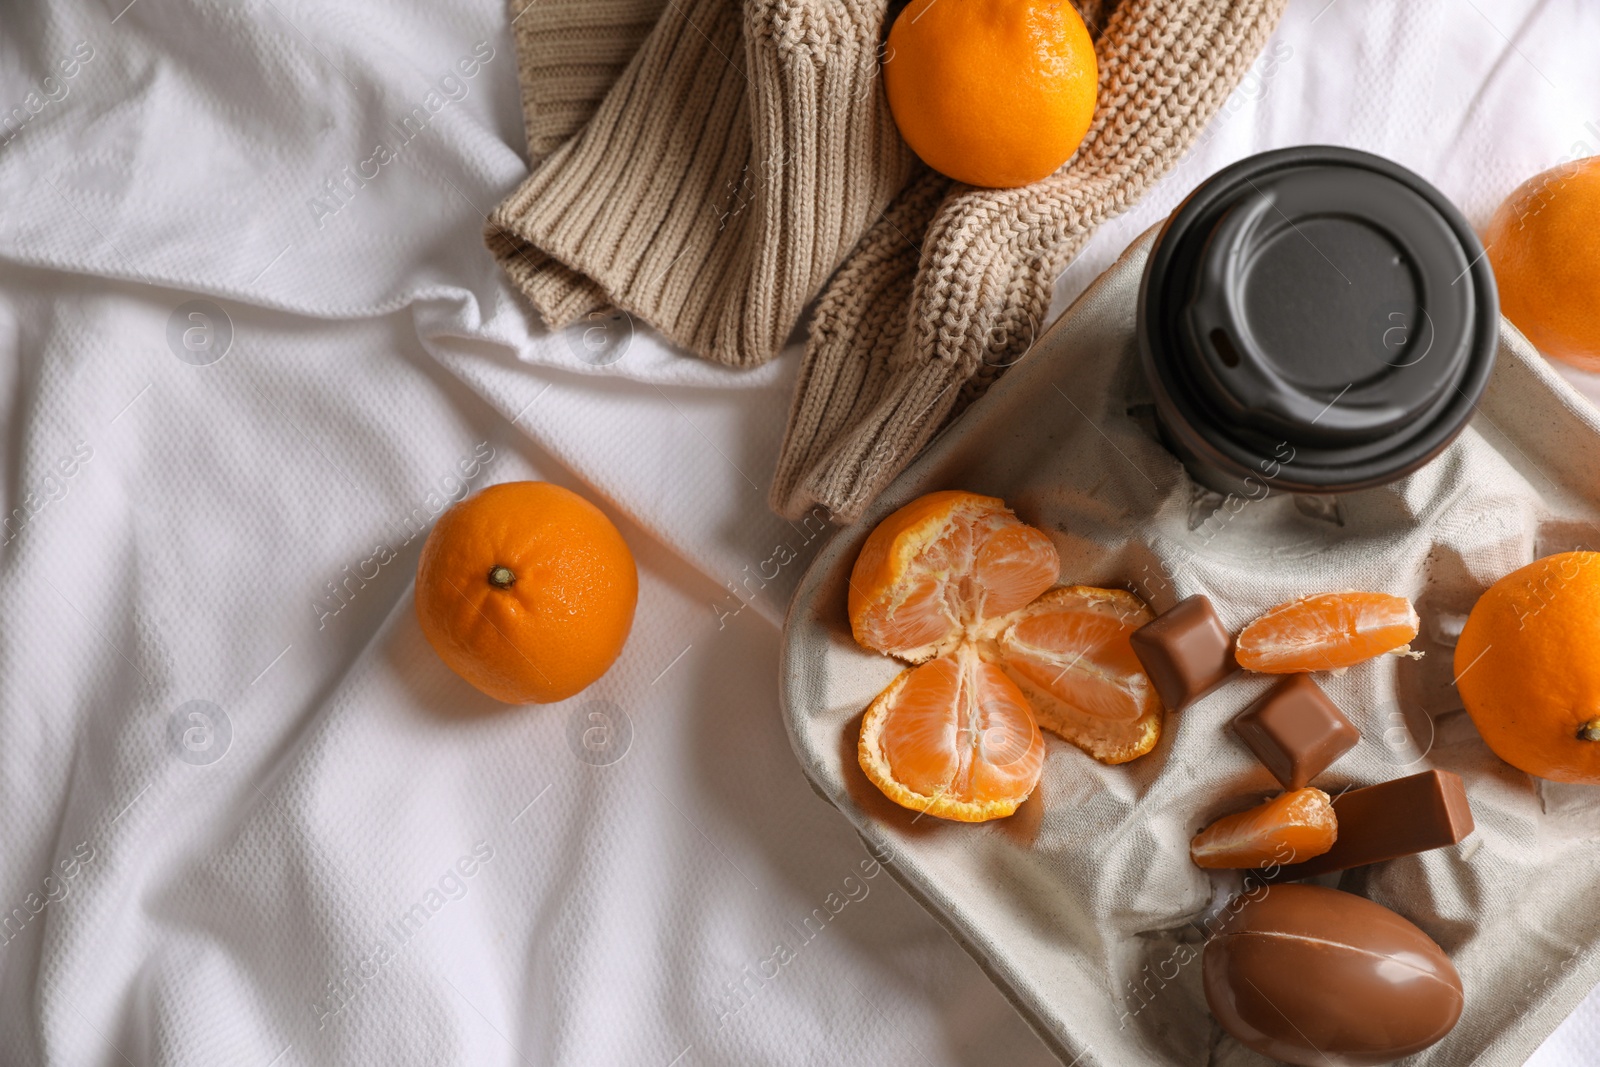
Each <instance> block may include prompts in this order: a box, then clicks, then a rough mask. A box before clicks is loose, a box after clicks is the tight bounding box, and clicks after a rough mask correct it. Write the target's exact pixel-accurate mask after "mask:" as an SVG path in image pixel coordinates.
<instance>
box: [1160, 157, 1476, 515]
mask: <svg viewBox="0 0 1600 1067" xmlns="http://www.w3.org/2000/svg"><path fill="white" fill-rule="evenodd" d="M1498 331H1499V302H1498V299H1497V296H1496V293H1495V285H1494V275H1493V273H1492V272H1491V270H1490V268H1489V264H1488V260H1487V258H1486V257H1485V256H1484V254H1483V246H1482V245H1481V244H1480V243H1479V241H1478V238H1477V235H1476V234H1475V233H1473V231H1472V227H1471V226H1469V225H1468V224H1467V221H1466V219H1465V218H1463V217H1462V215H1461V213H1460V212H1459V211H1458V210H1456V208H1455V206H1454V205H1452V204H1451V203H1450V201H1449V200H1447V199H1445V197H1444V195H1443V194H1441V193H1440V192H1439V191H1438V190H1437V189H1435V188H1434V187H1433V186H1431V185H1429V184H1428V183H1427V182H1425V181H1423V180H1422V179H1421V178H1420V177H1418V176H1417V175H1415V174H1413V173H1412V172H1411V171H1409V170H1407V169H1405V168H1404V167H1402V166H1399V165H1398V164H1396V163H1393V162H1391V161H1389V160H1386V159H1383V158H1382V157H1380V156H1375V155H1371V154H1369V153H1366V152H1357V151H1354V150H1351V149H1348V148H1334V147H1326V146H1305V147H1299V148H1287V149H1282V150H1279V151H1274V152H1265V153H1262V154H1261V155H1257V156H1251V157H1250V158H1248V159H1245V160H1242V161H1240V162H1239V163H1236V164H1234V165H1233V166H1231V167H1228V168H1227V169H1225V170H1222V171H1219V172H1218V173H1216V174H1215V175H1213V176H1211V177H1210V178H1208V179H1206V181H1205V182H1203V183H1202V184H1201V185H1200V186H1199V187H1198V188H1196V189H1195V190H1194V192H1192V193H1190V194H1189V197H1188V199H1186V200H1185V201H1184V202H1183V203H1182V204H1180V205H1179V206H1178V208H1177V210H1176V211H1174V212H1173V214H1172V216H1171V217H1170V218H1169V219H1168V220H1167V222H1166V224H1165V225H1164V226H1163V227H1162V228H1161V232H1160V233H1159V235H1158V236H1157V237H1156V243H1155V247H1154V248H1153V249H1152V250H1151V253H1150V258H1149V261H1148V262H1147V263H1146V265H1145V272H1144V279H1143V282H1142V283H1141V285H1140V289H1139V311H1138V335H1139V349H1140V358H1141V360H1142V362H1143V365H1144V373H1145V377H1146V379H1147V380H1148V382H1149V385H1150V388H1151V389H1152V391H1153V392H1154V394H1155V406H1156V416H1157V419H1158V422H1159V424H1160V429H1161V434H1162V437H1163V439H1164V441H1165V443H1166V445H1167V447H1169V448H1170V449H1171V450H1172V451H1173V452H1174V453H1175V454H1176V455H1177V456H1178V458H1179V459H1181V460H1182V461H1183V464H1184V466H1185V467H1187V468H1188V470H1189V473H1190V474H1191V475H1192V476H1193V477H1194V479H1195V481H1197V482H1199V483H1201V484H1202V485H1204V486H1207V487H1209V488H1211V489H1214V490H1216V491H1218V492H1223V493H1241V494H1244V495H1248V496H1251V497H1259V496H1261V495H1263V490H1265V491H1268V492H1291V493H1318V494H1320V493H1342V492H1350V491H1354V490H1358V489H1366V488H1370V487H1372V486H1376V485H1382V484H1384V483H1387V482H1392V481H1394V480H1395V479H1398V478H1401V477H1404V476H1405V475H1407V474H1410V473H1412V472H1413V471H1415V470H1417V469H1418V468H1419V467H1421V466H1422V465H1423V464H1425V463H1427V462H1428V461H1429V460H1431V459H1433V458H1434V457H1435V456H1437V455H1438V454H1439V453H1440V452H1441V451H1443V450H1444V448H1445V446H1447V445H1448V444H1449V443H1450V442H1451V441H1452V440H1454V439H1455V437H1456V435H1457V434H1459V433H1460V432H1461V430H1462V429H1463V428H1464V427H1465V426H1466V424H1467V421H1468V420H1469V419H1470V418H1471V416H1472V412H1473V410H1474V407H1475V406H1476V404H1477V402H1478V398H1479V397H1480V396H1481V395H1482V393H1483V389H1484V386H1485V385H1486V384H1487V383H1488V380H1489V372H1490V371H1491V370H1492V369H1493V367H1494V356H1495V346H1496V343H1497V339H1498Z"/></svg>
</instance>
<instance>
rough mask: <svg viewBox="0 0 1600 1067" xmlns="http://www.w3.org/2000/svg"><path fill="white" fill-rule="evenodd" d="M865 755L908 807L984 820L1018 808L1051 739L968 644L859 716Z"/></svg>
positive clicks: (908, 677)
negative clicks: (1045, 740)
mask: <svg viewBox="0 0 1600 1067" xmlns="http://www.w3.org/2000/svg"><path fill="white" fill-rule="evenodd" d="M858 757H859V759H860V761H861V769H862V770H864V771H866V772H867V777H868V778H870V779H872V783H873V784H874V785H876V786H877V787H878V788H879V789H881V790H883V793H884V795H885V796H887V797H888V798H889V799H890V800H892V801H894V802H895V803H896V804H899V805H900V806H901V807H905V808H910V809H912V810H913V811H920V812H924V813H926V814H928V815H937V816H939V817H940V818H942V819H956V820H958V821H960V822H984V821H985V820H988V819H998V818H1001V817H1003V816H1006V815H1010V814H1011V813H1012V812H1013V811H1016V810H1017V805H1018V804H1021V803H1022V802H1023V801H1024V800H1026V799H1028V796H1029V794H1031V793H1032V792H1033V787H1034V786H1036V785H1038V784H1039V774H1040V772H1041V771H1042V770H1043V768H1044V738H1043V737H1042V736H1040V734H1039V727H1038V725H1037V724H1036V723H1035V722H1034V719H1033V713H1032V712H1030V711H1029V710H1028V701H1027V699H1026V698H1025V697H1024V696H1023V695H1022V693H1021V692H1019V691H1018V690H1017V687H1016V686H1015V685H1013V684H1012V682H1011V680H1010V679H1009V678H1007V677H1006V676H1005V672H1003V671H1001V670H1000V668H999V667H996V666H995V665H994V664H992V663H987V662H985V661H984V660H983V659H982V658H980V657H979V655H978V652H977V649H975V648H974V647H973V646H972V645H970V644H964V645H962V646H961V647H959V648H958V649H956V650H955V651H954V652H950V653H947V654H945V655H943V656H940V657H938V658H937V659H933V660H929V661H928V662H927V663H924V664H923V665H922V666H920V667H912V668H910V669H909V670H906V671H903V672H901V674H900V676H899V677H898V678H896V679H895V680H894V681H893V682H891V683H890V684H889V688H887V689H885V690H884V691H883V692H882V693H880V694H879V695H878V698H877V699H876V700H874V701H873V702H872V705H871V706H870V707H869V708H867V714H866V716H865V717H864V718H863V719H862V720H861V742H860V746H859V751H858Z"/></svg>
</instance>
